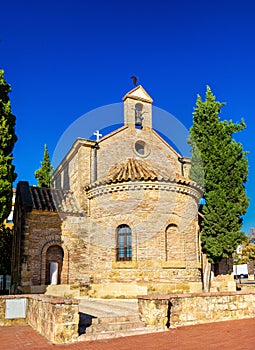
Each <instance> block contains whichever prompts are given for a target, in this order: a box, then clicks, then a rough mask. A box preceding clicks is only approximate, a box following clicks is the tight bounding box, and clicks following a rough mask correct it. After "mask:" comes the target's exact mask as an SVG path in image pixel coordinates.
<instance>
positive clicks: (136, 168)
mask: <svg viewBox="0 0 255 350" xmlns="http://www.w3.org/2000/svg"><path fill="white" fill-rule="evenodd" d="M163 178H164V179H169V176H168V175H166V174H163V175H162V174H159V172H156V171H155V170H154V169H152V167H151V166H150V165H149V164H148V163H147V162H145V161H142V160H139V159H134V158H129V159H128V160H127V161H125V162H122V163H120V164H118V165H116V166H114V167H113V168H112V169H111V170H110V172H109V174H108V176H107V179H106V182H107V183H112V182H122V181H134V180H151V181H155V180H161V179H163Z"/></svg>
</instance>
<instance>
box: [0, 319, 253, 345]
mask: <svg viewBox="0 0 255 350" xmlns="http://www.w3.org/2000/svg"><path fill="white" fill-rule="evenodd" d="M254 329H255V319H246V320H237V321H226V322H217V323H211V324H203V325H196V326H188V327H180V328H176V329H170V330H169V331H166V332H161V333H153V334H145V335H138V336H130V337H123V338H117V339H107V340H99V341H86V342H78V343H74V344H70V345H53V344H51V343H50V342H49V341H47V340H46V339H45V338H44V337H42V336H41V335H39V334H38V333H37V332H35V331H34V330H32V328H30V327H29V326H15V327H0V344H1V345H0V348H1V349H3V350H23V349H30V350H46V349H49V350H53V349H55V350H69V349H70V350H83V349H84V350H157V349H159V350H200V349H201V350H244V349H246V350H253V349H254V348H255V332H254Z"/></svg>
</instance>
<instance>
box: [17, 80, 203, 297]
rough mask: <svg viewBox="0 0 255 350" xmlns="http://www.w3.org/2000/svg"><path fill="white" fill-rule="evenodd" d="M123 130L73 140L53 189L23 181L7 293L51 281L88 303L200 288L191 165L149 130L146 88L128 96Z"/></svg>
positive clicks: (196, 194)
mask: <svg viewBox="0 0 255 350" xmlns="http://www.w3.org/2000/svg"><path fill="white" fill-rule="evenodd" d="M123 101H124V126H123V127H121V128H119V129H117V130H115V131H113V132H111V133H110V134H108V135H106V136H104V137H102V138H101V139H100V138H99V137H100V135H99V133H97V134H98V140H97V141H91V140H87V139H82V138H78V139H77V140H76V141H75V143H74V144H73V146H72V148H71V149H70V151H69V152H68V154H67V155H66V156H65V158H64V159H63V161H62V162H61V163H60V164H59V166H58V167H57V169H56V171H55V172H54V175H53V177H52V183H53V188H52V189H46V188H38V187H33V186H29V184H28V183H27V182H19V184H18V186H17V200H16V205H15V214H14V221H15V238H14V239H15V242H14V243H15V244H14V246H15V254H14V257H13V268H12V271H13V273H12V283H13V285H12V289H13V292H21V293H30V292H32V293H37V292H43V291H44V290H45V289H46V287H47V286H48V285H49V284H54V285H55V284H57V286H56V288H59V290H61V288H64V286H65V288H66V286H69V287H70V288H71V289H77V290H79V291H80V293H81V294H82V295H88V296H91V297H120V296H130V297H131V296H136V295H137V294H147V293H148V294H150V293H162V292H164V293H172V292H174V293H176V292H195V291H202V276H201V251H200V237H199V226H198V215H197V208H198V202H199V199H200V198H201V195H202V191H201V188H200V187H199V186H198V185H197V184H196V183H195V182H193V181H191V180H190V179H189V168H190V160H189V159H187V158H183V157H182V156H181V155H180V154H178V153H177V152H176V151H175V150H174V149H173V148H172V147H171V146H170V145H169V144H168V143H167V142H166V141H165V140H164V139H162V137H161V136H159V134H158V133H157V132H155V131H154V130H153V128H152V118H153V116H152V99H151V97H150V96H149V95H148V93H147V92H146V91H145V90H144V88H143V87H142V86H137V87H135V88H134V89H133V90H131V91H130V92H128V93H127V94H126V95H125V96H124V98H123Z"/></svg>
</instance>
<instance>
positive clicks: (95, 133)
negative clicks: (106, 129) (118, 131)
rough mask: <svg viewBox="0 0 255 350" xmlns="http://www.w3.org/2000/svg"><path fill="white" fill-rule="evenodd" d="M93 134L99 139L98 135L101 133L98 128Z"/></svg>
mask: <svg viewBox="0 0 255 350" xmlns="http://www.w3.org/2000/svg"><path fill="white" fill-rule="evenodd" d="M93 135H95V136H96V140H97V141H99V139H100V137H101V136H103V135H102V134H100V133H99V130H96V132H94V133H93Z"/></svg>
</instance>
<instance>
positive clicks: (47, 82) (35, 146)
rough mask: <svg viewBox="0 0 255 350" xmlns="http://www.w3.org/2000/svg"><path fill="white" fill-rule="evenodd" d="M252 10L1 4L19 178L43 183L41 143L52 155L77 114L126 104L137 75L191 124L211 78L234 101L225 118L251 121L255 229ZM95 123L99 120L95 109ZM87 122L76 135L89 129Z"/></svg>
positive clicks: (0, 46)
mask: <svg viewBox="0 0 255 350" xmlns="http://www.w3.org/2000/svg"><path fill="white" fill-rule="evenodd" d="M254 15H255V3H254V2H253V1H252V0H250V1H247V0H243V1H236V0H232V1H229V0H221V1H220V0H214V1H210V2H209V1H198V0H190V1H188V0H183V1H178V0H169V1H167V0H165V1H160V0H159V1H154V2H148V1H143V0H140V1H132V0H131V1H128V2H124V1H115V0H107V1H97V0H95V1H82V0H72V1H71V0H62V1H60V0H59V1H49V0H43V1H40V0H39V1H32V0H31V1H26V0H23V1H18V0H13V1H11V0H10V1H9V2H7V1H5V2H2V4H1V22H0V67H1V68H3V69H4V70H5V78H6V80H7V82H8V83H9V84H11V86H12V93H11V94H10V98H11V105H12V111H13V113H14V114H15V115H16V117H17V125H16V133H17V135H18V138H19V140H18V142H17V144H16V146H15V152H14V156H15V162H14V163H15V165H16V171H17V173H18V180H28V181H29V182H30V184H36V180H35V179H34V176H33V173H34V171H35V170H36V169H38V168H39V167H40V161H41V160H42V158H43V145H44V144H47V145H48V148H49V152H50V155H51V156H52V155H53V154H54V151H55V148H56V145H57V144H58V141H59V140H60V139H61V136H62V135H63V134H64V132H65V130H66V129H67V128H68V127H69V126H70V125H71V124H72V123H74V122H75V121H76V120H77V119H78V118H79V117H81V116H83V115H84V114H86V113H88V112H89V111H91V110H93V109H95V108H98V107H101V106H105V105H109V104H115V103H120V102H121V99H122V97H123V96H124V95H125V94H126V92H128V91H129V90H131V89H132V87H133V85H132V80H131V79H130V76H131V75H136V76H138V77H139V83H140V84H142V85H143V87H144V88H145V89H146V90H147V91H148V92H149V94H150V95H151V96H152V97H153V99H154V105H155V106H157V107H159V108H161V109H163V110H165V111H167V112H169V113H171V114H172V115H173V116H175V118H177V119H178V120H179V121H180V122H181V123H182V124H183V125H184V126H185V127H186V129H189V128H190V126H191V125H192V112H193V108H194V106H195V102H196V96H197V94H200V95H202V97H204V94H205V89H206V85H209V86H210V87H211V89H212V91H213V93H214V94H215V95H216V97H217V99H218V100H219V101H221V102H227V105H226V106H225V107H224V108H223V109H222V113H221V118H222V120H223V119H232V120H233V121H234V122H239V121H240V120H241V118H244V119H245V122H246V124H247V129H246V130H244V131H242V132H241V133H240V134H239V135H237V136H236V138H237V139H238V141H240V142H242V144H243V147H244V150H246V151H248V152H249V155H248V159H249V181H248V183H247V186H246V188H247V193H248V196H249V198H250V207H249V210H248V213H247V214H246V216H245V218H244V225H243V229H244V231H245V232H248V231H249V228H250V227H254V226H255V218H254V217H253V213H254V212H255V210H254V209H255V189H254V186H253V184H254V183H255V155H254V151H255V143H254V131H255V104H254V96H255V89H254V81H255V64H254V62H255V45H254V40H255V39H254V38H255V20H254ZM117 119H118V118H117ZM89 122H90V123H93V126H95V130H96V129H97V128H98V126H97V117H93V118H92V119H90V121H89ZM108 123H109V121H107V120H106V126H107V125H109V124H108ZM116 123H118V121H117V122H116ZM85 124H86V123H85ZM85 128H86V125H84V130H82V129H80V130H79V133H80V134H79V135H77V136H80V137H86V136H87V135H86V130H85ZM163 128H164V127H163ZM161 131H164V130H161Z"/></svg>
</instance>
